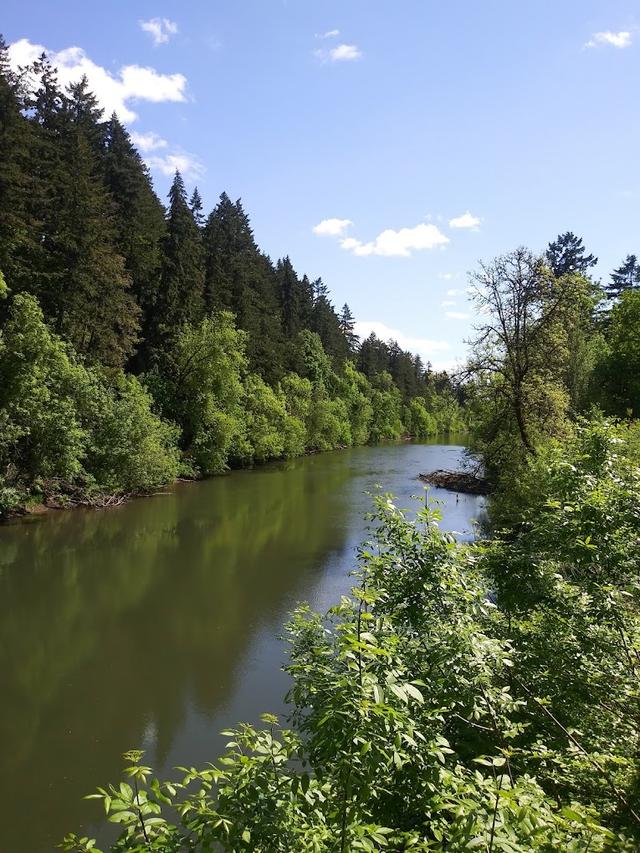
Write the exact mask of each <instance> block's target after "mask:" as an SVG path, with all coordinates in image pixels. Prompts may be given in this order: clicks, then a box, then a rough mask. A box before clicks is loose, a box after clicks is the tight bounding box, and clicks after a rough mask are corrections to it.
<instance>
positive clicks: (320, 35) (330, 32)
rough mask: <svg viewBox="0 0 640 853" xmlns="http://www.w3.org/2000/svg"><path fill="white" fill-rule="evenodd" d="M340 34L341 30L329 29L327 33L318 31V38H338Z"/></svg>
mask: <svg viewBox="0 0 640 853" xmlns="http://www.w3.org/2000/svg"><path fill="white" fill-rule="evenodd" d="M339 35H340V30H327V31H326V33H316V38H317V39H336V38H338V36H339Z"/></svg>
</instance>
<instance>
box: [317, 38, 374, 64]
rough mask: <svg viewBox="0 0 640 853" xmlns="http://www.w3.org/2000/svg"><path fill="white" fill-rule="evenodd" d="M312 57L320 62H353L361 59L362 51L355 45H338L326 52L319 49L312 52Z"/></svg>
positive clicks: (323, 49)
mask: <svg viewBox="0 0 640 853" xmlns="http://www.w3.org/2000/svg"><path fill="white" fill-rule="evenodd" d="M322 38H324V36H322ZM313 55H314V56H315V57H316V58H317V59H319V60H320V62H353V61H354V60H356V59H361V58H362V51H361V50H360V48H359V47H358V46H357V45H355V44H338V45H336V46H335V47H332V48H329V49H328V50H325V48H320V47H319V48H317V49H316V50H314V51H313Z"/></svg>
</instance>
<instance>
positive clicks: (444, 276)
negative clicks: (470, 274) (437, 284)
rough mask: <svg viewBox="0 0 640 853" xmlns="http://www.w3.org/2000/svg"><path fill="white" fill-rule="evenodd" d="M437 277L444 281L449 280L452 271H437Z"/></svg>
mask: <svg viewBox="0 0 640 853" xmlns="http://www.w3.org/2000/svg"><path fill="white" fill-rule="evenodd" d="M438 278H442V279H444V281H450V280H451V279H452V278H453V273H452V272H439V273H438Z"/></svg>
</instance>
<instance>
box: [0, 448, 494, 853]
mask: <svg viewBox="0 0 640 853" xmlns="http://www.w3.org/2000/svg"><path fill="white" fill-rule="evenodd" d="M462 452H463V448H462V447H461V446H460V445H456V444H453V443H452V444H448V445H447V444H442V443H441V442H440V443H432V444H417V443H406V444H399V445H383V446H378V447H361V448H353V449H349V450H344V451H337V452H334V453H325V454H319V455H316V456H309V457H306V458H303V459H298V460H294V461H292V462H289V463H286V464H284V463H283V464H277V465H269V466H265V467H261V468H257V469H255V470H253V471H237V472H233V473H232V474H230V475H228V476H225V477H218V478H215V479H212V480H208V481H205V482H201V483H189V484H179V485H177V486H176V487H175V488H174V489H173V490H172V491H171V492H170V493H168V494H165V495H160V496H155V497H150V498H145V499H141V500H137V501H134V502H132V503H130V504H128V505H126V506H123V507H118V508H115V509H111V510H106V511H101V512H96V511H82V510H78V511H72V512H52V513H49V514H47V515H45V516H40V517H34V518H30V519H28V520H23V521H20V522H18V523H13V524H9V525H6V526H4V527H0V770H1V772H0V803H1V807H0V814H1V815H2V820H0V853H40V851H47V853H50V851H52V850H53V849H54V846H55V844H56V843H57V842H59V841H60V839H61V838H62V837H63V835H64V834H65V833H66V832H68V831H71V830H74V831H82V832H83V833H91V834H93V833H95V832H96V826H97V825H98V823H99V821H98V814H99V811H98V806H97V805H96V804H95V803H93V802H88V803H87V802H83V800H82V797H83V795H85V794H87V793H90V792H91V791H93V790H95V788H96V786H97V785H104V784H105V783H107V782H109V781H117V780H118V779H119V773H120V768H121V757H120V756H121V754H122V753H123V752H124V751H125V750H127V749H132V748H138V747H141V748H144V749H145V750H146V754H145V762H148V763H150V764H152V765H153V766H154V768H156V769H158V770H159V772H160V773H163V774H171V772H172V771H171V768H172V767H174V766H175V765H177V764H204V763H205V762H206V761H209V760H214V759H215V757H216V755H218V754H219V752H220V749H221V745H222V743H223V739H222V738H221V737H220V735H219V734H218V732H219V731H220V730H221V729H223V728H225V727H227V726H230V725H234V724H235V723H236V722H238V721H241V720H245V721H250V722H253V721H256V720H257V719H258V717H259V715H260V713H261V712H263V711H271V712H274V713H278V712H280V711H281V710H282V708H283V695H284V693H285V692H286V689H287V678H286V676H285V675H284V673H282V672H281V669H280V667H281V664H282V662H283V659H284V647H283V644H282V643H281V641H280V640H279V639H278V637H279V635H280V634H281V632H282V626H283V623H284V622H285V621H286V618H287V613H288V612H289V611H290V610H291V608H292V607H293V606H295V604H296V603H297V602H298V601H301V600H304V601H308V602H310V603H311V605H312V606H314V607H316V608H320V609H322V610H324V609H326V608H328V607H329V606H330V605H331V604H333V603H334V602H336V601H337V600H338V599H339V597H340V595H341V594H343V593H345V592H348V591H349V588H350V586H351V579H350V578H349V572H350V571H351V570H352V569H353V568H354V567H355V559H354V557H355V549H356V548H357V546H358V545H359V544H360V543H361V542H362V541H363V540H364V539H365V538H366V536H367V522H366V520H365V519H364V515H365V514H366V513H367V512H368V511H369V509H370V508H371V497H370V496H368V495H367V494H366V492H371V491H372V490H374V489H375V487H376V484H380V485H381V486H382V488H383V489H384V491H389V492H392V493H393V494H395V495H396V496H397V497H398V502H399V504H400V505H406V506H409V505H410V503H411V502H410V500H409V498H410V496H411V495H416V494H423V490H422V484H421V483H420V482H418V481H417V480H416V475H417V474H418V473H419V472H421V471H430V470H434V469H436V468H455V467H456V466H457V464H458V462H459V460H460V458H461V455H462ZM430 494H431V497H432V498H434V499H438V500H440V501H442V502H443V504H442V507H441V509H442V511H443V515H444V518H443V522H442V527H443V528H444V529H446V530H453V531H456V532H457V534H458V535H459V537H460V538H471V536H472V535H473V519H476V518H479V516H480V514H481V513H482V508H483V500H482V498H478V497H472V496H469V495H460V496H459V497H458V499H456V496H455V495H453V494H450V493H447V492H444V491H440V490H438V489H432V490H431V492H430Z"/></svg>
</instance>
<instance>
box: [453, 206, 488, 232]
mask: <svg viewBox="0 0 640 853" xmlns="http://www.w3.org/2000/svg"><path fill="white" fill-rule="evenodd" d="M480 222H481V220H480V218H479V217H478V216H473V214H471V213H469V211H468V210H467V212H466V213H463V214H462V216H454V218H453V219H450V220H449V227H450V228H468V229H469V230H471V231H479V230H480Z"/></svg>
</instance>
